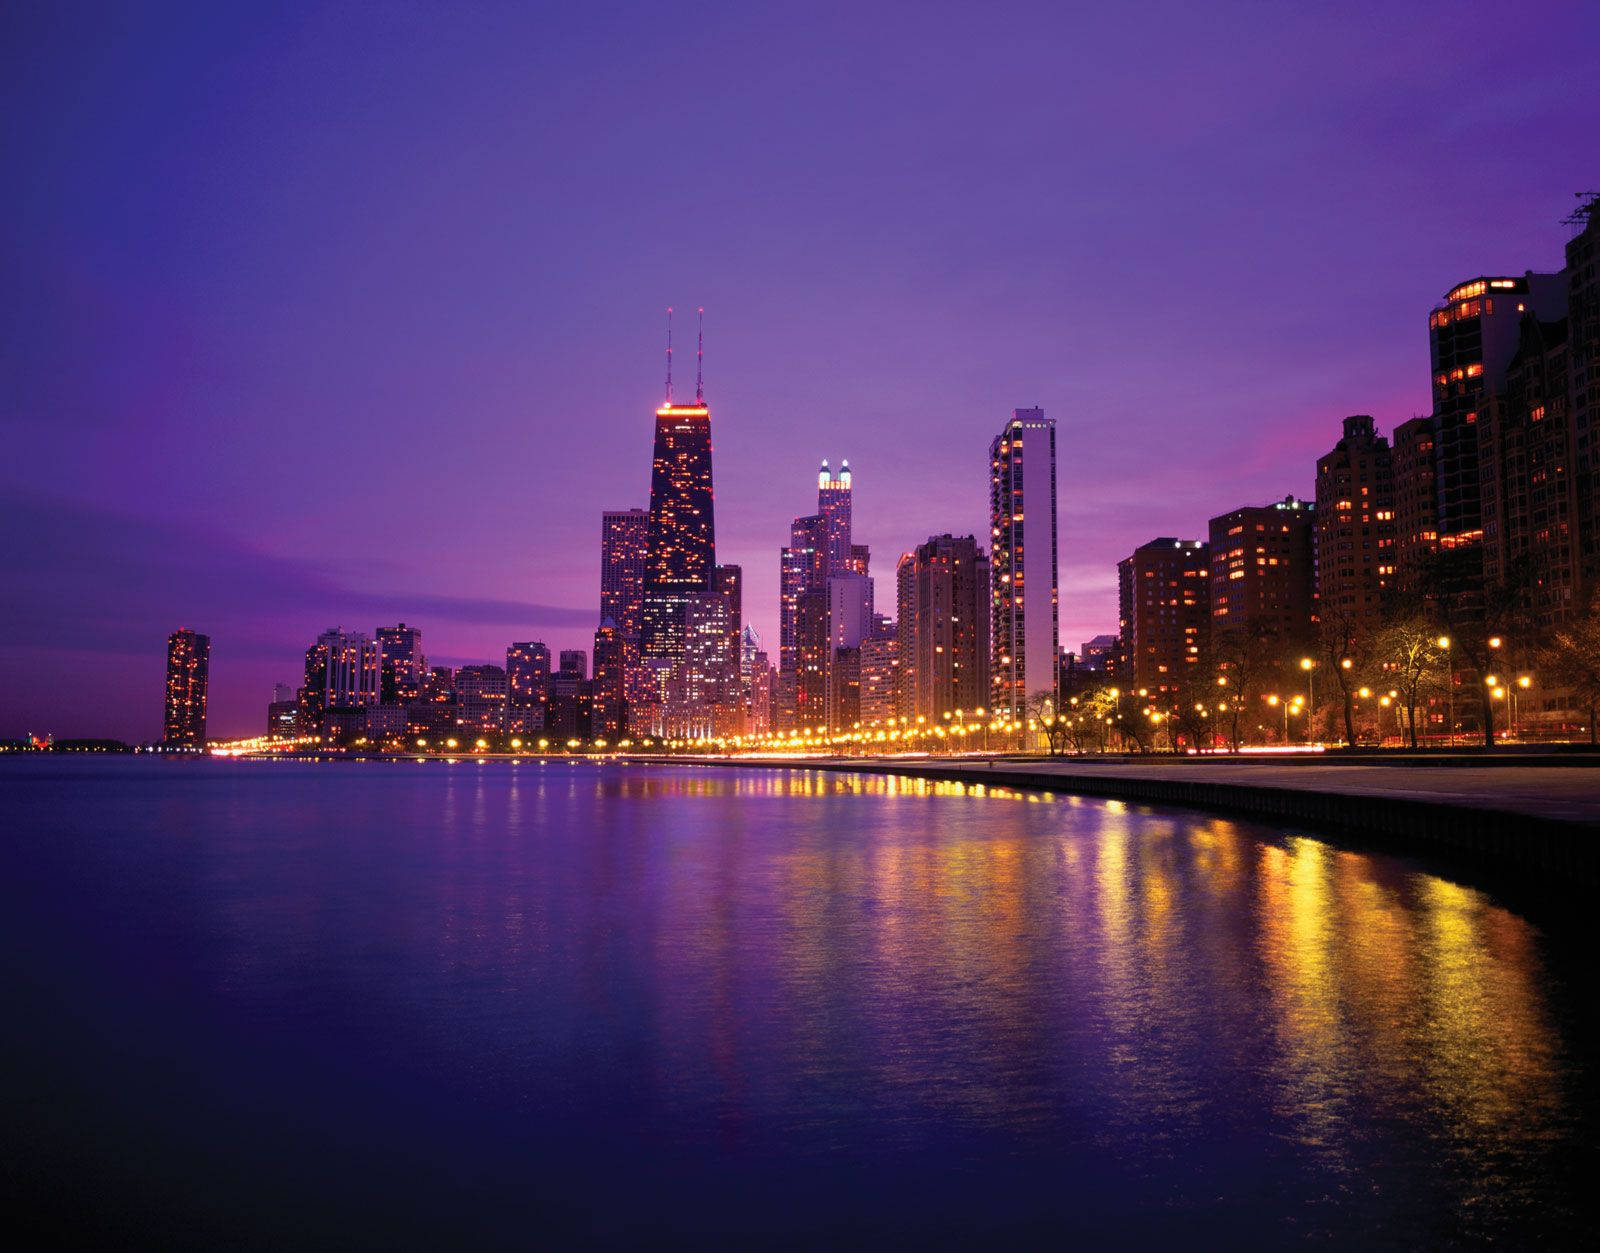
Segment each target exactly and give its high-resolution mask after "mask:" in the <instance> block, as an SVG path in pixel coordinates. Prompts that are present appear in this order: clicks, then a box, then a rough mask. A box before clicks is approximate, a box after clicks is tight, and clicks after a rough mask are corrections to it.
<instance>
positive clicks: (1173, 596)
mask: <svg viewBox="0 0 1600 1253" xmlns="http://www.w3.org/2000/svg"><path fill="white" fill-rule="evenodd" d="M1210 560H1211V551H1210V547H1209V545H1207V543H1206V542H1205V541H1204V540H1183V539H1173V538H1172V537H1170V536H1166V537H1163V538H1161V539H1153V540H1151V541H1150V542H1149V543H1148V544H1142V545H1140V546H1139V547H1138V548H1136V549H1134V550H1133V552H1132V553H1131V554H1130V555H1129V556H1127V557H1124V558H1123V559H1122V560H1121V561H1120V562H1118V563H1117V597H1118V616H1119V620H1120V626H1121V629H1120V632H1119V648H1120V651H1121V653H1122V655H1123V661H1122V664H1121V665H1120V666H1119V676H1120V675H1125V676H1126V678H1127V681H1128V684H1129V686H1130V687H1133V688H1135V689H1138V688H1141V687H1142V688H1146V689H1148V691H1149V692H1151V693H1152V694H1153V693H1156V692H1162V693H1170V692H1174V691H1176V690H1177V689H1178V687H1179V686H1181V685H1182V684H1183V683H1184V682H1185V681H1186V680H1187V679H1189V678H1190V677H1191V672H1192V670H1193V669H1194V668H1195V667H1198V666H1199V665H1200V661H1201V658H1202V657H1203V656H1204V655H1205V649H1206V642H1207V638H1208V635H1209V628H1210V617H1211V614H1210V604H1211V589H1210V573H1209V572H1210Z"/></svg>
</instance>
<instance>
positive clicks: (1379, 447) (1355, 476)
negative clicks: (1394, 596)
mask: <svg viewBox="0 0 1600 1253" xmlns="http://www.w3.org/2000/svg"><path fill="white" fill-rule="evenodd" d="M1441 490H1442V489H1441ZM1473 507H1474V510H1475V509H1476V505H1474V506H1473ZM1394 541H1395V528H1394V459H1393V455H1392V453H1391V451H1390V449H1389V441H1388V440H1386V439H1384V438H1383V436H1381V435H1379V434H1378V431H1377V427H1376V426H1375V425H1374V423H1373V421H1372V419H1371V418H1370V417H1369V416H1368V415H1366V414H1355V415H1353V416H1351V417H1348V418H1346V419H1345V420H1344V435H1343V437H1342V438H1341V439H1340V440H1339V442H1338V443H1337V444H1336V445H1334V447H1333V450H1332V451H1331V452H1329V453H1327V454H1326V455H1325V456H1323V457H1320V458H1318V460H1317V507H1316V545H1317V548H1316V562H1317V613H1318V616H1319V617H1320V619H1321V623H1322V629H1323V631H1324V633H1327V632H1330V631H1331V632H1333V634H1335V635H1337V636H1339V637H1340V638H1342V639H1353V638H1355V637H1356V636H1360V635H1365V634H1367V633H1369V632H1371V631H1373V630H1375V629H1376V628H1377V627H1378V626H1379V625H1380V624H1381V622H1382V617H1383V610H1384V604H1385V601H1386V600H1387V598H1388V595H1389V589H1390V588H1391V587H1392V586H1393V585H1394V577H1395V543H1394Z"/></svg>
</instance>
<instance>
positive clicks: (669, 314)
mask: <svg viewBox="0 0 1600 1253" xmlns="http://www.w3.org/2000/svg"><path fill="white" fill-rule="evenodd" d="M667 407H668V408H669V409H670V408H671V407H672V306H671V305H668V306H667Z"/></svg>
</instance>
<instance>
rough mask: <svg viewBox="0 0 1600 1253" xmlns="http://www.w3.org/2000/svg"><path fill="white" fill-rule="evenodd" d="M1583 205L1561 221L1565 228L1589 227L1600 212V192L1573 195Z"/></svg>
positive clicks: (1583, 192)
mask: <svg viewBox="0 0 1600 1253" xmlns="http://www.w3.org/2000/svg"><path fill="white" fill-rule="evenodd" d="M1572 194H1573V195H1574V196H1576V197H1577V198H1578V200H1579V201H1581V203H1580V204H1579V205H1578V207H1577V208H1576V209H1574V210H1573V211H1572V213H1571V214H1570V215H1568V216H1567V217H1564V218H1562V219H1561V222H1562V225H1564V226H1576V227H1578V228H1580V229H1581V228H1583V227H1585V226H1588V225H1589V219H1590V217H1592V216H1593V215H1594V214H1595V213H1596V212H1597V211H1600V191H1575V192H1573V193H1572Z"/></svg>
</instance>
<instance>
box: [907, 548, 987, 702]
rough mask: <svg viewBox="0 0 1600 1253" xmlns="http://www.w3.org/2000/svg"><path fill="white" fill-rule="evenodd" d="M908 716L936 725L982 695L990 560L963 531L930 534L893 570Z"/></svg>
mask: <svg viewBox="0 0 1600 1253" xmlns="http://www.w3.org/2000/svg"><path fill="white" fill-rule="evenodd" d="M898 590H899V596H898V597H897V599H898V600H899V602H900V620H899V623H898V633H899V640H900V644H901V646H902V652H901V657H900V665H901V670H902V676H901V682H902V683H904V684H905V687H906V692H907V696H906V704H907V707H908V709H909V714H908V715H907V716H908V717H911V718H917V717H921V718H923V719H924V720H925V721H926V722H928V723H929V724H931V725H938V724H939V721H940V720H942V719H943V716H944V715H945V714H946V713H953V712H954V711H955V710H957V709H960V710H963V711H965V712H972V711H974V710H977V709H982V708H985V707H986V706H987V704H988V701H989V642H990V641H989V603H990V602H989V598H990V579H989V559H988V557H987V556H986V555H985V554H984V551H983V549H982V548H980V547H979V546H978V542H977V540H976V539H975V538H974V537H972V536H970V535H963V536H959V537H957V536H953V535H936V536H930V537H929V539H928V541H927V543H925V544H919V545H918V546H917V548H916V549H915V551H913V552H912V553H909V554H908V555H907V556H905V557H902V558H901V560H900V568H899V571H898Z"/></svg>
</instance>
